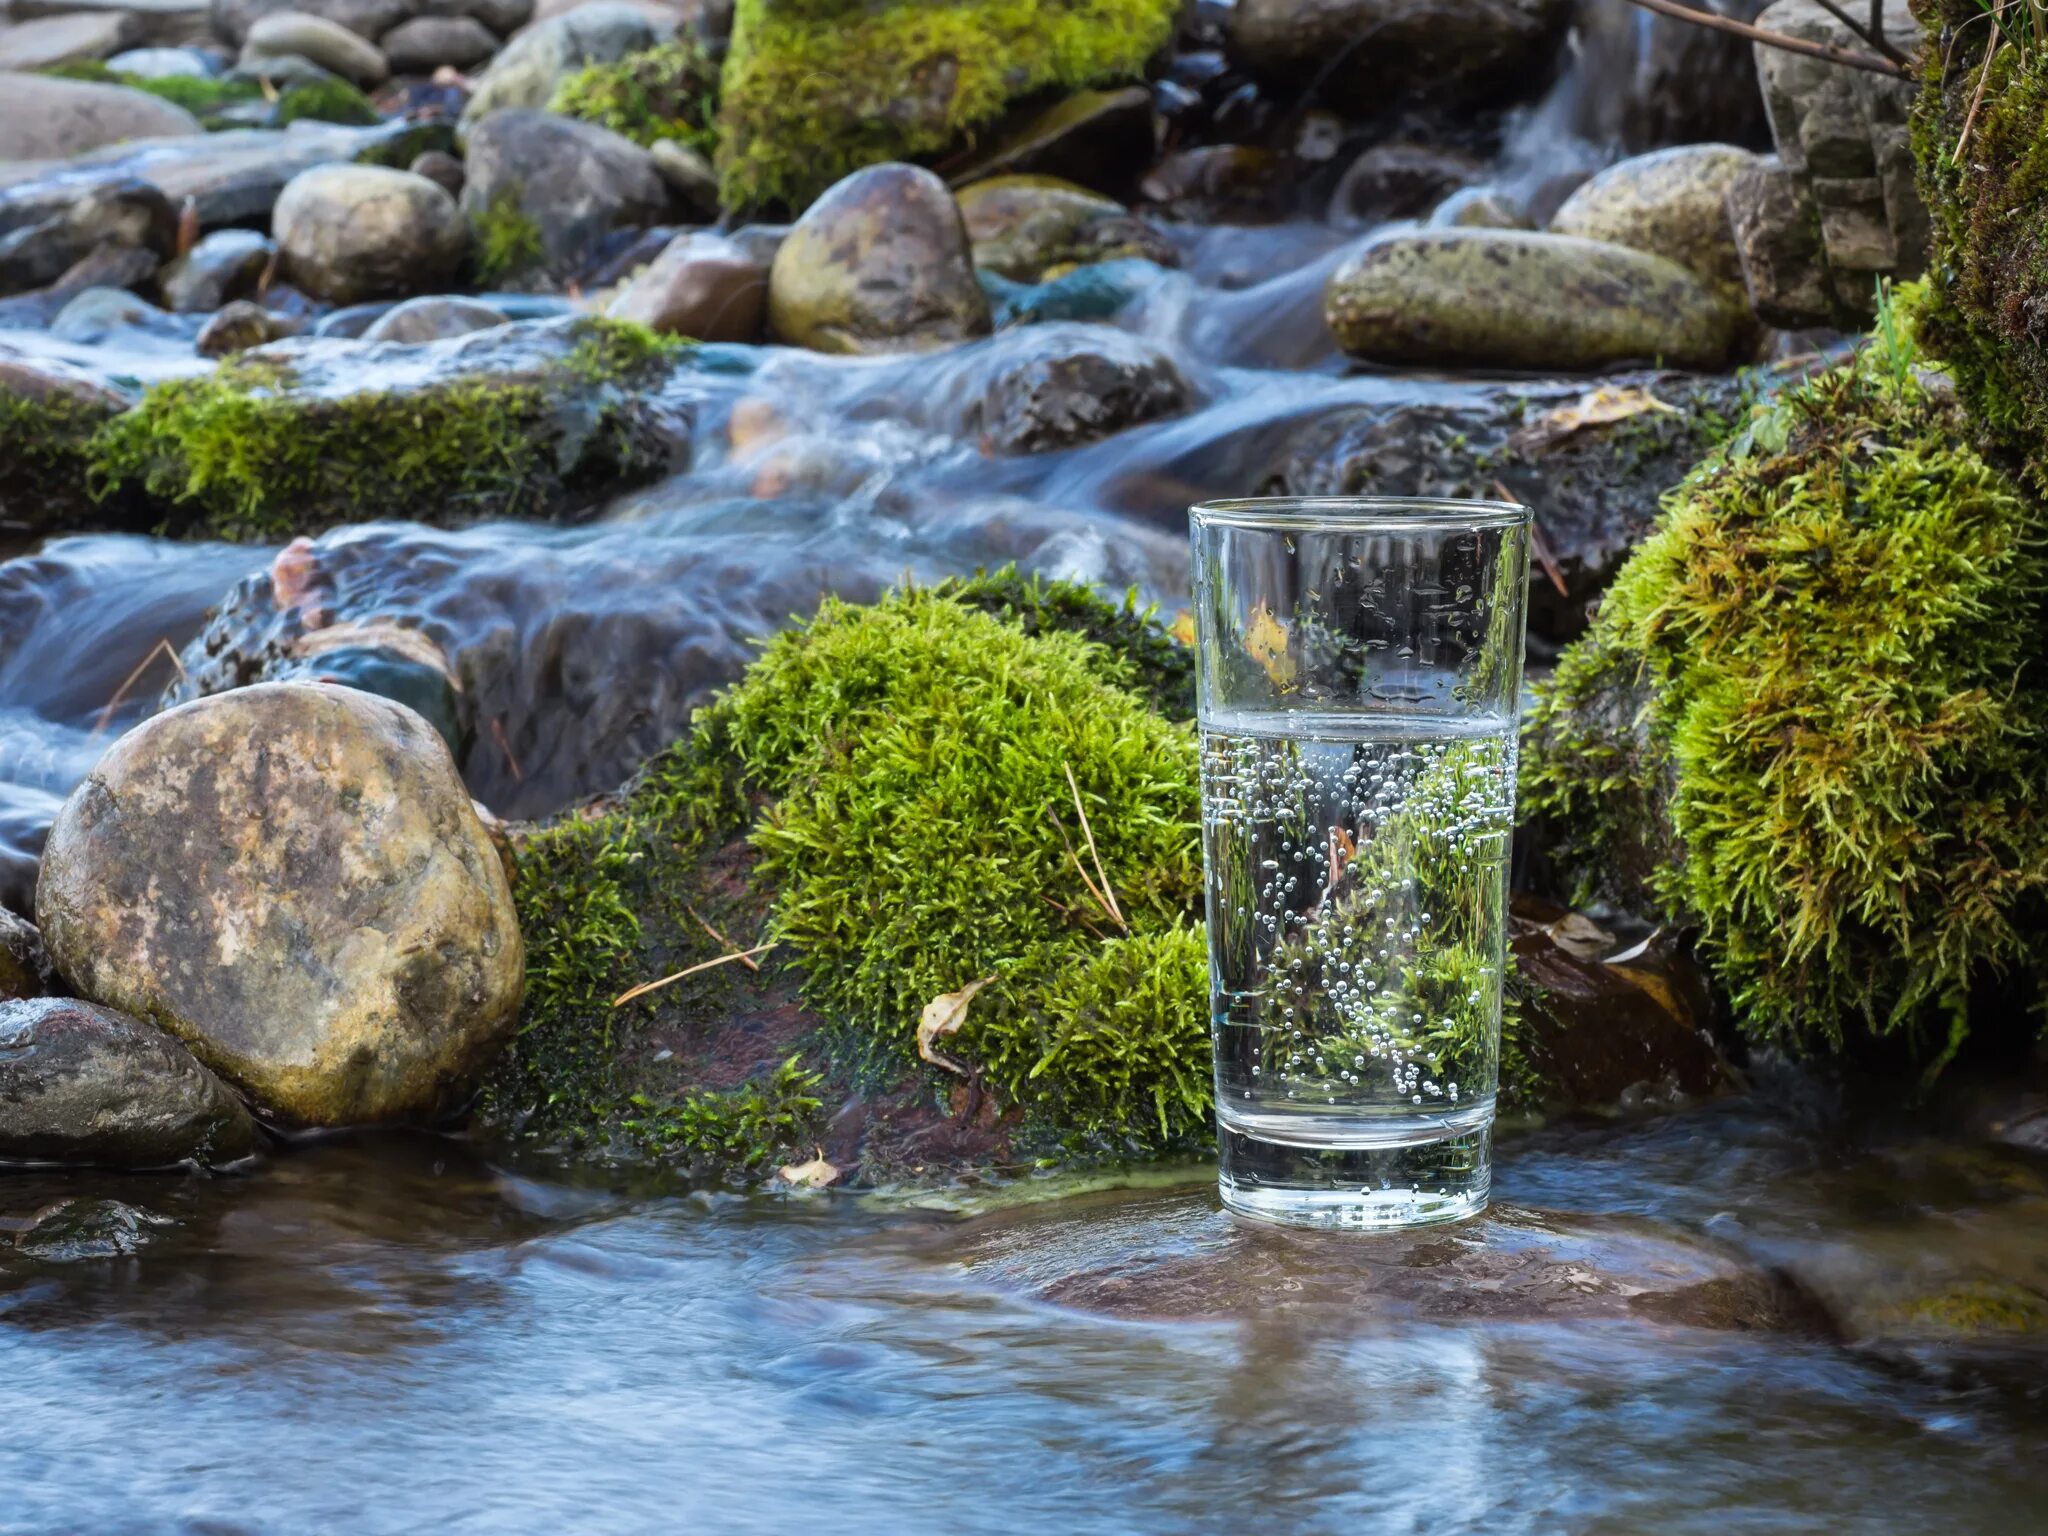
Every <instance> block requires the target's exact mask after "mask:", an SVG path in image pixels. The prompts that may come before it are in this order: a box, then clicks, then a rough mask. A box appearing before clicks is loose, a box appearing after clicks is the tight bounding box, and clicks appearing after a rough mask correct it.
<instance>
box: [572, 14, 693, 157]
mask: <svg viewBox="0 0 2048 1536" xmlns="http://www.w3.org/2000/svg"><path fill="white" fill-rule="evenodd" d="M548 110H549V111H550V112H558V113H560V114H561V115H562V116H564V117H576V118H581V119H582V120H583V121H585V122H588V123H596V124H597V125H598V126H599V127H601V128H609V129H610V130H611V131H612V132H613V133H617V134H623V135H624V136H625V137H626V138H629V139H631V140H632V141H633V142H634V143H636V144H643V145H651V144H653V143H654V142H655V141H656V140H657V139H674V140H676V141H677V142H678V143H682V144H687V145H689V146H690V147H691V148H692V149H696V150H699V151H701V152H703V153H704V154H707V155H708V154H711V153H712V152H713V151H714V150H716V149H717V147H718V130H717V128H716V126H715V125H714V118H715V116H716V114H717V111H718V63H717V61H716V60H714V59H713V58H712V57H711V55H710V53H709V52H708V51H707V50H706V49H705V47H704V44H703V42H702V40H701V39H699V38H698V37H696V36H695V35H694V34H686V35H684V36H682V37H679V38H677V39H676V40H675V41H673V42H667V43H663V44H661V45H660V46H659V47H655V48H647V49H643V50H642V51H641V52H639V53H629V54H627V55H626V56H625V57H624V58H623V59H619V60H616V61H615V62H613V63H609V64H592V65H589V66H588V67H586V68H584V69H580V70H578V71H576V73H574V74H572V75H569V76H568V77H567V78H565V79H564V80H563V81H562V83H561V84H560V85H558V86H556V87H555V94H554V96H553V98H552V99H551V100H550V101H549V102H548Z"/></svg>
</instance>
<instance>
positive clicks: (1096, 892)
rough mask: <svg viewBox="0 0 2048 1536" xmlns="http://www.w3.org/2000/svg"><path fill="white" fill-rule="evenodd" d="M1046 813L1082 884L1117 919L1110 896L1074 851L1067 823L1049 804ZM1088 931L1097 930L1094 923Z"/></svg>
mask: <svg viewBox="0 0 2048 1536" xmlns="http://www.w3.org/2000/svg"><path fill="white" fill-rule="evenodd" d="M1045 814H1046V815H1047V816H1048V817H1050V818H1051V820H1052V824H1053V830H1055V831H1056V832H1058V833H1059V835H1060V844H1061V846H1062V847H1064V848H1065V849H1066V850H1067V862H1068V863H1069V864H1071V865H1073V866H1074V873H1075V874H1077V875H1079V876H1080V877H1081V884H1083V885H1084V886H1086V887H1087V888H1088V894H1089V895H1090V896H1092V897H1094V898H1095V905H1096V906H1098V907H1100V908H1102V911H1103V915H1104V916H1106V917H1108V918H1109V919H1110V920H1111V921H1112V922H1114V921H1117V918H1116V914H1115V913H1114V912H1113V911H1112V910H1111V908H1110V904H1109V898H1108V897H1107V896H1105V895H1103V894H1102V887H1100V886H1099V885H1097V884H1096V883H1095V882H1094V880H1093V879H1091V878H1090V877H1089V874H1088V866H1087V865H1086V864H1083V863H1082V862H1081V856H1080V855H1079V854H1078V853H1076V852H1074V841H1073V839H1072V838H1070V837H1068V836H1067V824H1066V823H1065V822H1064V821H1061V820H1060V818H1059V813H1058V812H1056V811H1055V810H1053V808H1052V807H1051V806H1049V805H1048V806H1047V807H1046V808H1045ZM1088 931H1089V932H1090V933H1093V932H1094V931H1095V929H1094V926H1093V925H1092V924H1090V925H1088ZM1125 931H1126V932H1128V931H1129V930H1128V929H1126V930H1125Z"/></svg>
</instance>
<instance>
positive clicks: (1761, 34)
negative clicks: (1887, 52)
mask: <svg viewBox="0 0 2048 1536" xmlns="http://www.w3.org/2000/svg"><path fill="white" fill-rule="evenodd" d="M1629 4H1630V5H1639V6H1641V7H1642V8H1643V9H1644V10H1646V11H1655V12H1656V13H1657V14H1658V15H1659V16H1669V17H1672V18H1673V19H1674V20H1677V21H1689V22H1691V23H1692V24H1693V25H1694V26H1696V27H1707V28H1710V29H1712V30H1713V31H1716V32H1726V33H1728V34H1730V35H1731V36H1734V37H1746V38H1748V39H1749V40H1750V41H1751V42H1752V43H1762V44H1763V45H1764V46H1765V47H1766V48H1781V49H1783V50H1784V51H1785V52H1787V53H1803V54H1805V55H1806V56H1807V57H1808V58H1810V59H1825V60H1827V62H1828V63H1830V64H1846V65H1848V66H1849V68H1851V69H1862V70H1868V71H1869V72H1870V73H1871V74H1873V75H1890V76H1892V77H1893V78H1894V79H1898V80H1908V79H1911V78H1912V77H1911V76H1910V75H1909V74H1908V73H1907V72H1906V71H1905V70H1903V69H1901V68H1900V67H1899V66H1898V65H1896V64H1894V63H1893V62H1892V61H1891V60H1890V59H1882V58H1879V57H1878V56H1877V55H1876V54H1874V53H1857V52H1855V51H1854V50H1853V49H1849V48H1837V47H1835V46H1834V45H1833V44H1832V43H1809V42H1807V41H1806V40H1805V39H1804V38H1799V37H1787V36H1786V35H1785V34H1784V33H1782V32H1771V31H1767V30H1765V29H1764V28H1762V27H1752V26H1751V25H1750V24H1749V23H1748V22H1746V21H1733V20H1730V19H1729V18H1728V17H1726V16H1716V15H1714V14H1713V13H1712V12H1710V11H1696V10H1694V9H1693V8H1692V7H1691V6H1687V5H1680V4H1678V0H1629Z"/></svg>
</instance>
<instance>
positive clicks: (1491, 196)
mask: <svg viewBox="0 0 2048 1536" xmlns="http://www.w3.org/2000/svg"><path fill="white" fill-rule="evenodd" d="M1429 224H1430V227H1431V228H1432V229H1527V228H1528V227H1529V221H1528V220H1527V219H1525V218H1524V217H1523V216H1522V212H1521V210H1520V209H1519V208H1517V207H1515V205H1514V204H1513V203H1511V202H1509V201H1508V200H1507V199H1506V198H1505V197H1503V196H1502V195H1501V194H1500V193H1499V192H1496V191H1495V190H1494V189H1493V188H1492V187H1466V188H1465V189H1464V190H1463V191H1460V192H1453V193H1452V194H1451V195H1450V196H1449V197H1447V198H1445V199H1444V200H1443V201H1442V202H1440V203H1438V204H1437V205H1436V207H1435V208H1433V209H1431V210H1430V214H1429Z"/></svg>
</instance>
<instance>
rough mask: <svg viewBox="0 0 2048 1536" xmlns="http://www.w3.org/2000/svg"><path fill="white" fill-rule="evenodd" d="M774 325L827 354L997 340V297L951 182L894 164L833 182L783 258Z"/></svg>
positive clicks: (777, 272) (771, 300)
mask: <svg viewBox="0 0 2048 1536" xmlns="http://www.w3.org/2000/svg"><path fill="white" fill-rule="evenodd" d="M768 324H769V328H770V330H771V331H772V332H773V333H774V334H775V336H776V337H777V338H779V339H780V340H782V341H786V342H789V343H791V344H792V345H795V346H802V347H809V348H810V349H811V350H813V351H817V352H855V353H875V352H914V351H923V350H927V349H929V348H932V347H942V346H946V345H949V344H951V343H953V342H956V341H964V340H966V339H968V338H969V337H973V336H985V335H987V334H988V332H989V329H990V319H989V308H988V298H987V296H986V295H985V294H984V293H983V292H982V290H981V285H980V284H979V283H977V282H976V281H975V277H974V264H973V260H972V257H971V255H970V252H969V249H968V243H967V230H966V226H965V224H964V223H963V221H962V219H961V216H960V208H959V205H958V204H957V203H955V202H954V201H953V197H952V194H951V193H949V192H948V191H947V190H946V184H945V183H944V182H942V181H940V180H939V178H938V177H936V176H934V175H933V174H932V173H931V172H930V171H927V170H923V169H920V168H919V167H916V166H910V165H893V164H892V165H874V166H869V167H868V168H867V169H865V170H860V171H855V172H854V173H853V174H852V175H851V176H848V177H846V178H845V179H844V180H842V181H840V182H838V183H836V184H835V185H834V186H832V187H831V188H830V189H829V190H828V191H826V193H825V194H824V195H823V196H822V197H820V198H819V199H818V200H817V201H816V202H815V203H813V204H812V205H811V206H810V208H809V209H808V210H807V211H806V212H805V214H804V216H803V217H802V218H801V219H799V220H798V221H797V223H796V226H795V227H794V228H793V229H791V230H790V232H789V236H788V238H787V239H785V240H784V241H783V242H782V248H781V249H780V250H778V251H777V252H776V253H775V264H774V267H773V269H772V271H771V275H770V278H769V287H768Z"/></svg>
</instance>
